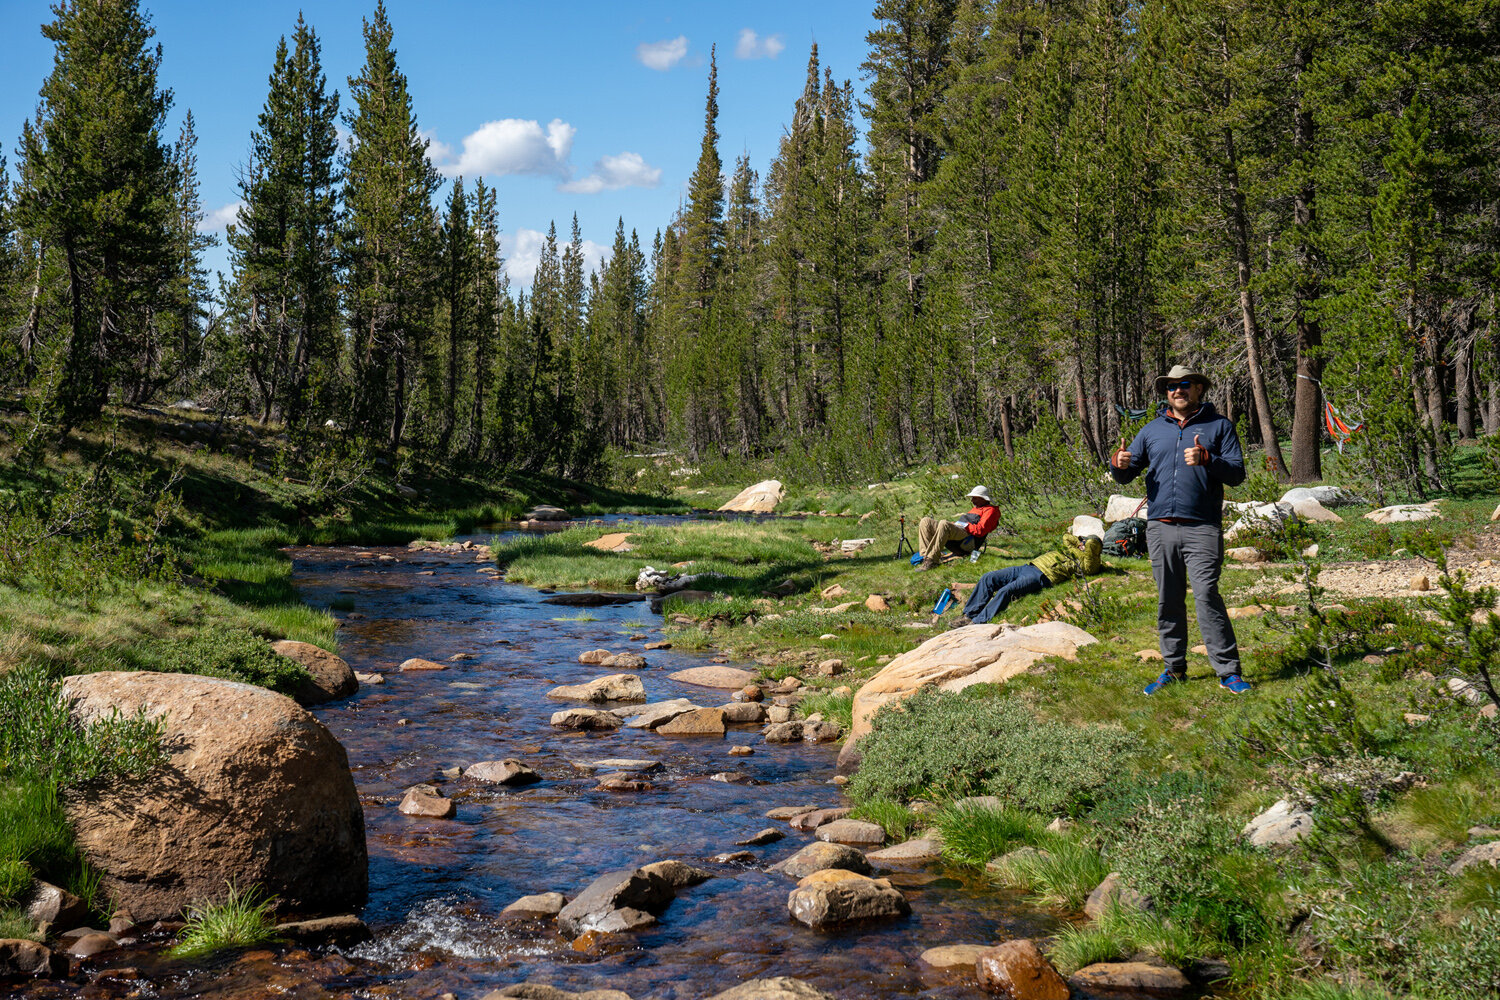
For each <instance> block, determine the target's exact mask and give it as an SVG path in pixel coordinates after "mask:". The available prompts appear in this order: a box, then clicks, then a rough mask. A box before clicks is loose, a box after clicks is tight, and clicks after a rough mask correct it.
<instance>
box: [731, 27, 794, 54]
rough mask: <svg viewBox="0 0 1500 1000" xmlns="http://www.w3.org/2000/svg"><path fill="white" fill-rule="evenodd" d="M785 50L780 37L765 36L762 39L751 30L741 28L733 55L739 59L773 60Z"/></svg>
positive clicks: (784, 43) (784, 44)
mask: <svg viewBox="0 0 1500 1000" xmlns="http://www.w3.org/2000/svg"><path fill="white" fill-rule="evenodd" d="M785 48H786V42H784V41H783V40H782V38H781V36H780V35H766V36H765V37H764V38H762V37H761V36H760V35H758V34H756V32H755V30H754V29H753V28H741V29H740V40H739V42H738V43H737V44H736V45H735V47H734V54H735V55H736V56H738V57H739V58H741V59H775V58H776V57H777V56H779V55H781V52H782V50H783V49H785Z"/></svg>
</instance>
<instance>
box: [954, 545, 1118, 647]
mask: <svg viewBox="0 0 1500 1000" xmlns="http://www.w3.org/2000/svg"><path fill="white" fill-rule="evenodd" d="M1103 549H1104V542H1103V541H1102V540H1100V538H1099V537H1098V536H1097V535H1089V536H1088V537H1087V538H1078V537H1076V536H1074V535H1072V534H1066V535H1063V540H1062V544H1060V545H1059V546H1058V547H1057V548H1055V549H1053V550H1052V551H1051V552H1044V553H1042V554H1041V555H1039V556H1037V557H1036V558H1035V559H1033V560H1031V562H1029V563H1026V564H1024V565H1022V566H1007V567H1005V568H1004V569H997V570H994V571H992V572H989V573H986V574H984V576H981V577H980V578H979V583H977V584H976V585H975V586H974V593H973V594H971V595H969V600H968V603H966V604H965V605H964V613H963V614H962V615H961V616H959V618H958V619H957V620H956V621H954V623H953V628H962V627H963V626H965V625H983V624H985V623H986V622H989V621H991V620H993V619H994V617H995V616H996V615H998V614H999V613H1000V612H1002V611H1004V610H1005V608H1006V606H1007V605H1009V604H1010V602H1011V601H1014V600H1016V599H1017V598H1019V597H1025V596H1026V595H1027V594H1035V593H1038V592H1040V591H1043V590H1046V589H1047V588H1048V587H1052V586H1055V585H1057V584H1059V583H1062V582H1063V581H1064V580H1071V579H1072V578H1073V577H1075V576H1093V575H1094V574H1096V573H1098V572H1100V571H1101V570H1102V569H1103V568H1104V564H1103V563H1102V562H1100V561H1099V553H1100V552H1102V551H1103Z"/></svg>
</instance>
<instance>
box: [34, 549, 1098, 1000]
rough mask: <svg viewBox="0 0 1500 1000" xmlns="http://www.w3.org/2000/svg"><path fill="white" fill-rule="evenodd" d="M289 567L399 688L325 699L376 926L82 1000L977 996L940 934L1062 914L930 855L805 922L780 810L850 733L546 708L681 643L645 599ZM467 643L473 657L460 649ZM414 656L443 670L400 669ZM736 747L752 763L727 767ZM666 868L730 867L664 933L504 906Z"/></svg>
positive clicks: (127, 982)
mask: <svg viewBox="0 0 1500 1000" xmlns="http://www.w3.org/2000/svg"><path fill="white" fill-rule="evenodd" d="M475 540H476V541H485V542H487V541H489V540H490V539H489V537H488V536H485V537H478V536H476V537H475ZM359 552H369V553H373V554H374V555H375V558H371V557H369V556H364V557H361V556H359V555H356V553H359ZM293 556H294V560H295V574H296V581H297V584H298V587H299V588H300V589H301V592H302V594H303V596H304V598H305V599H306V600H307V601H308V603H310V604H312V605H313V606H315V607H333V608H335V609H336V610H335V614H336V615H337V616H338V618H339V629H338V638H339V644H340V652H341V654H342V655H343V656H344V658H345V659H347V660H348V661H349V663H350V665H351V666H353V667H354V669H355V670H357V671H359V672H361V673H369V672H383V673H384V674H385V678H386V680H385V683H384V684H382V685H364V686H362V687H361V688H360V691H359V692H358V694H356V695H355V696H353V697H351V698H349V699H346V700H344V701H341V702H336V703H332V704H330V705H325V706H321V707H319V708H317V709H315V712H316V714H317V715H318V716H319V717H320V718H321V719H322V720H323V721H324V722H325V723H326V724H327V725H328V726H329V728H330V729H331V730H332V732H333V733H334V735H335V736H337V737H338V739H339V740H340V741H341V742H342V743H343V745H344V747H345V748H346V749H347V750H348V753H349V762H350V767H351V768H352V770H353V773H354V779H355V782H356V784H357V785H358V788H359V792H360V795H361V798H362V800H363V803H364V809H365V823H366V830H367V837H368V843H369V854H370V898H369V904H368V906H367V907H366V908H365V910H364V912H363V916H364V918H365V920H366V921H367V922H368V923H369V924H370V926H371V927H372V929H373V930H374V932H375V938H374V940H373V941H371V942H369V943H367V944H364V945H361V946H359V947H358V948H356V949H354V950H353V951H352V952H350V953H349V954H348V955H347V956H346V957H340V956H339V955H337V954H330V955H328V956H323V957H314V956H312V955H309V954H308V953H307V952H305V951H290V952H289V951H287V950H286V949H284V948H276V949H267V950H257V951H254V952H251V953H249V954H242V955H238V956H233V957H226V958H223V959H220V960H217V961H213V962H211V963H209V964H208V965H206V966H205V965H201V964H185V963H171V962H166V961H163V960H162V959H161V958H160V957H153V956H151V955H149V954H143V953H136V954H133V955H132V954H127V955H124V956H122V957H118V958H116V959H115V960H114V961H113V964H114V965H127V964H128V965H129V966H131V967H132V968H133V969H134V970H135V973H136V975H135V977H133V978H132V977H126V978H124V979H122V980H120V981H118V982H111V983H109V984H108V985H106V984H105V983H104V982H96V983H95V984H94V985H91V986H89V987H85V988H84V990H83V993H82V995H88V996H101V995H105V996H107V995H114V996H125V995H133V996H152V997H189V996H194V997H220V998H227V997H250V996H269V995H271V994H272V993H274V994H276V995H279V996H290V997H307V998H317V997H326V996H367V997H411V998H428V997H432V998H436V997H438V996H440V995H441V994H443V993H449V992H451V993H454V994H456V995H457V996H458V997H459V998H460V1000H469V998H477V997H479V996H482V995H483V994H484V993H485V992H486V991H487V990H489V989H491V988H497V987H501V986H505V985H508V984H511V983H517V982H522V981H528V980H530V981H537V982H547V983H551V984H554V985H557V986H561V987H565V988H571V989H579V990H581V989H588V988H611V989H618V990H624V991H625V992H626V993H628V994H630V995H631V996H632V997H635V998H637V1000H646V998H660V1000H668V998H670V1000H679V998H680V1000H699V998H704V997H708V996H711V995H712V994H714V993H716V992H719V991H721V990H724V989H728V988H729V987H730V986H732V985H734V984H736V983H739V982H741V981H743V980H746V979H752V978H756V977H760V976H775V975H789V976H795V977H798V978H801V979H805V980H807V981H809V982H811V983H813V984H814V985H816V986H818V987H821V988H822V989H825V990H827V991H829V992H831V993H833V994H834V995H835V996H837V997H839V998H841V1000H866V998H881V997H910V996H918V997H971V998H972V997H977V996H978V995H979V993H978V990H977V989H976V987H975V986H974V985H973V984H972V980H971V979H970V977H967V976H960V975H958V974H954V973H947V972H939V971H936V970H933V969H931V968H929V967H927V966H925V965H924V964H923V963H921V962H919V961H918V956H919V955H920V954H921V953H922V952H923V951H924V950H925V949H927V948H930V947H933V946H936V945H942V944H957V943H980V942H996V941H1002V940H1005V939H1007V938H1010V937H1017V936H1034V935H1038V934H1046V933H1049V932H1052V931H1055V930H1056V929H1057V928H1058V927H1059V926H1060V921H1059V919H1058V918H1057V917H1056V916H1054V915H1052V914H1049V913H1047V912H1044V911H1040V910H1038V909H1036V908H1034V907H1031V906H1028V905H1026V904H1025V903H1023V902H1022V901H1021V900H1020V899H1019V898H1018V897H1016V896H1015V895H1013V894H1008V893H1006V892H1004V891H1000V890H996V889H994V888H992V887H990V886H988V885H986V884H985V883H984V882H983V880H982V879H980V878H977V877H975V876H973V875H970V874H965V873H962V872H957V871H954V870H952V869H944V868H943V867H942V866H940V865H926V866H922V865H917V866H911V867H906V868H898V867H892V868H890V869H889V870H888V871H887V872H884V874H888V875H889V876H890V877H891V879H892V881H893V882H894V883H895V884H897V885H898V886H899V887H900V888H901V889H902V891H903V892H905V893H906V894H907V897H908V899H909V900H910V902H911V905H912V914H911V916H910V917H907V918H904V919H901V920H896V921H891V922H881V923H874V924H863V925H854V926H849V927H847V928H845V929H842V930H838V931H836V932H832V933H820V932H817V931H813V930H809V929H807V928H805V927H803V926H801V925H800V924H797V923H795V922H793V921H792V920H791V919H790V917H789V916H788V914H787V910H786V899H787V894H788V892H789V891H790V890H791V888H792V887H793V884H794V883H793V880H792V879H790V878H789V877H787V876H785V875H781V874H779V873H775V872H769V871H767V870H766V868H767V867H768V866H769V865H771V864H772V863H774V862H776V861H779V860H781V859H782V858H785V857H787V856H789V855H790V854H792V853H793V852H795V851H796V850H798V849H799V848H801V847H802V846H803V845H804V844H805V843H807V842H808V841H809V840H810V839H811V838H810V835H809V834H805V833H800V832H797V831H794V830H792V829H791V828H790V827H789V826H787V825H786V824H785V823H780V822H775V821H771V820H767V819H766V818H765V816H764V814H765V812H766V811H767V810H769V809H773V808H775V807H777V806H787V805H799V804H812V805H819V806H834V805H839V804H841V801H842V800H841V796H840V794H839V791H838V789H837V787H836V786H834V785H832V784H830V783H829V779H830V778H831V777H832V776H833V773H834V760H835V757H836V755H837V751H838V748H837V745H836V744H825V745H812V744H790V745H787V744H765V743H763V742H762V740H761V734H760V727H758V726H731V727H730V732H729V734H728V736H727V737H726V738H724V739H717V738H703V737H698V738H675V739H674V738H670V737H664V736H658V735H656V734H654V733H652V732H649V731H642V730H633V729H620V730H618V731H615V732H610V733H586V734H584V733H573V732H560V731H558V730H554V729H552V728H551V726H550V725H549V724H548V719H549V717H550V716H551V714H552V713H553V712H554V711H556V710H558V709H559V708H561V707H563V706H564V705H565V704H568V703H562V702H557V701H553V700H549V699H548V698H547V697H546V692H547V691H548V690H549V689H550V688H552V687H553V686H554V685H558V684H569V683H581V682H584V681H587V680H590V679H592V678H593V677H595V676H598V675H599V674H600V673H601V672H605V671H602V670H601V668H599V667H596V666H589V665H584V664H580V663H579V662H578V654H579V653H581V652H583V651H584V650H588V649H595V648H600V647H603V648H608V649H611V650H613V651H616V652H621V651H627V650H628V651H634V652H642V651H643V650H642V647H643V646H644V643H645V642H646V641H650V640H660V639H662V638H663V635H662V632H661V627H662V620H661V616H660V615H653V614H651V613H650V612H649V610H648V606H647V604H646V603H645V602H644V601H643V602H641V603H638V604H630V605H623V606H617V607H604V608H592V609H587V610H583V609H577V608H568V607H558V606H555V605H547V604H543V603H541V602H542V599H543V597H544V596H545V595H544V594H542V593H540V592H538V591H536V590H533V589H531V588H528V587H523V586H519V585H513V584H509V583H504V582H500V581H496V580H493V579H491V578H489V577H487V576H485V575H483V574H482V573H480V572H478V570H479V569H480V567H481V566H482V565H483V564H481V563H477V562H475V561H473V560H472V559H470V558H468V557H465V556H455V555H451V554H443V553H425V552H421V553H419V552H408V551H407V550H405V549H380V548H373V549H359V548H354V547H345V548H319V549H314V548H303V549H298V550H296V551H295V552H294V553H293ZM380 556H391V557H394V560H384V561H382V560H381V559H380V558H379V557H380ZM583 618H588V619H593V620H580V619H583ZM631 636H637V637H639V636H646V637H648V638H647V639H646V640H642V639H639V638H637V639H635V640H631V638H630V637H631ZM454 654H469V655H470V656H471V657H472V658H471V659H462V660H458V661H453V662H448V658H449V657H451V656H453V655H454ZM413 656H420V657H424V658H427V659H431V660H436V661H440V662H444V663H446V666H447V669H445V670H442V671H434V672H423V673H404V674H403V673H399V672H397V671H396V669H395V668H396V665H397V664H399V663H400V662H401V661H403V660H405V659H406V658H408V657H413ZM645 656H646V657H647V660H648V664H649V666H648V667H647V668H646V669H644V670H642V671H640V672H639V673H640V676H641V679H642V680H643V682H644V683H645V686H646V692H647V695H648V698H649V700H650V701H660V700H663V699H668V698H675V697H687V698H690V699H692V700H694V701H696V702H697V703H698V704H701V705H705V706H711V705H719V704H723V703H724V702H726V701H728V700H729V694H730V692H729V691H719V690H712V689H707V688H699V687H693V686H690V685H684V684H680V683H677V682H675V681H672V680H671V679H669V678H668V676H667V675H668V674H669V673H670V672H672V671H675V670H680V669H683V668H686V667H689V666H699V665H702V664H704V663H706V662H708V661H709V659H710V657H711V656H712V654H711V653H707V654H705V653H689V652H678V651H674V650H653V651H648V652H645ZM735 744H743V745H748V746H750V747H753V748H754V751H755V752H754V754H753V755H752V756H748V757H732V756H730V755H729V752H728V751H729V748H730V747H731V746H733V745H735ZM505 757H518V758H520V759H521V760H523V761H524V762H525V763H527V764H528V765H530V766H531V767H533V768H534V769H536V770H537V771H538V772H540V773H541V774H542V776H543V778H544V779H545V780H544V781H543V782H542V783H540V784H537V785H532V786H529V787H526V788H522V789H515V790H511V789H502V788H499V787H497V786H486V785H479V784H476V783H471V782H467V781H464V780H462V779H459V780H453V779H451V778H445V777H444V775H443V772H444V770H445V769H449V768H453V767H455V766H463V767H467V766H468V765H469V764H471V763H474V762H476V761H480V760H498V759H502V758H505ZM621 757H624V758H650V759H654V760H658V761H660V762H661V763H662V764H663V765H664V767H665V771H664V772H661V773H658V774H655V775H653V776H652V778H651V781H652V784H653V785H654V786H655V787H654V789H653V790H651V791H645V792H623V793H622V792H609V791H601V790H598V789H596V787H595V786H596V783H597V779H596V778H595V777H593V776H591V774H590V773H589V772H588V771H587V770H583V769H580V767H578V766H577V765H579V764H581V763H584V762H589V761H594V760H598V759H601V758H621ZM724 771H740V772H744V773H746V774H748V775H750V776H751V778H752V783H748V784H729V783H725V782H721V781H713V780H710V775H713V774H715V773H717V772H724ZM418 782H433V783H436V784H439V785H440V786H441V787H442V789H443V790H444V792H445V793H446V794H448V795H450V796H452V797H453V798H454V799H455V800H456V802H457V806H458V813H457V816H456V818H454V819H447V820H438V819H417V818H411V817H407V816H404V815H402V814H401V813H399V812H398V811H397V809H396V804H397V802H398V801H399V799H400V797H401V795H402V793H403V792H404V791H405V789H406V788H408V787H409V786H411V785H413V784H416V783H418ZM766 827H777V828H780V829H782V830H784V831H785V832H786V834H787V836H786V838H785V839H784V840H782V841H780V842H778V843H773V844H770V845H767V846H763V847H752V848H749V849H748V850H750V851H751V852H752V853H753V854H754V855H755V858H756V860H755V861H754V862H753V863H744V864H713V863H711V862H708V860H707V859H709V858H711V857H712V856H713V855H716V854H719V853H721V852H727V851H735V850H740V849H741V848H737V847H735V846H734V844H735V841H738V840H744V839H746V838H748V837H750V836H752V835H753V834H755V833H756V832H758V831H759V830H762V829H764V828H766ZM665 858H677V859H680V860H683V861H687V862H690V863H695V864H699V865H701V866H703V867H706V868H708V869H710V870H712V871H714V873H715V875H716V877H715V878H713V879H711V880H709V881H708V882H706V883H704V884H702V885H699V886H695V887H692V888H688V889H684V890H681V891H680V893H679V895H678V897H677V899H676V901H675V902H673V903H672V905H671V906H670V907H669V908H668V909H667V911H666V912H665V913H664V914H663V916H662V917H661V922H660V924H658V925H657V926H655V927H652V928H650V929H648V930H646V931H644V932H638V933H635V934H625V935H618V936H613V937H606V938H604V939H603V940H602V941H600V942H597V943H595V944H592V945H590V946H582V945H580V946H579V947H577V948H575V946H574V944H573V942H571V941H569V940H568V939H566V938H565V937H563V936H561V935H560V934H558V933H557V932H556V931H555V930H554V929H553V926H552V924H551V923H538V922H514V921H505V920H502V919H501V918H500V911H501V910H502V909H503V908H504V907H505V906H506V905H507V904H508V903H510V902H511V901H513V900H514V899H516V898H517V897H519V896H522V895H526V894H530V893H539V892H546V891H549V890H557V891H560V892H562V893H564V894H566V895H567V896H569V897H570V898H571V897H572V896H573V895H575V894H576V893H577V892H579V891H580V890H581V889H582V888H583V887H584V886H586V885H588V883H589V882H590V881H591V880H593V879H594V878H595V877H596V876H598V875H600V874H603V873H605V872H609V871H615V870H620V869H628V868H633V867H636V866H638V865H641V864H646V863H648V862H652V861H658V860H661V859H665ZM102 957H103V956H101V958H102ZM110 964H111V963H110V962H104V963H102V964H101V965H97V966H94V968H108V967H109V966H110ZM28 993H29V994H30V995H32V996H37V997H40V996H44V995H45V996H59V995H70V996H78V995H80V993H79V992H78V987H77V985H76V981H75V984H74V985H72V986H71V987H69V986H64V985H62V984H53V985H50V986H41V985H40V984H38V986H37V987H35V988H33V989H31V990H28ZM1113 995H1114V996H1122V994H1113Z"/></svg>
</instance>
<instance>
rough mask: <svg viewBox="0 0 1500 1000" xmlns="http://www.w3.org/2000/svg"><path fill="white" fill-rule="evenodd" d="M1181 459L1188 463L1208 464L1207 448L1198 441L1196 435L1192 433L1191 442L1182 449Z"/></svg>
mask: <svg viewBox="0 0 1500 1000" xmlns="http://www.w3.org/2000/svg"><path fill="white" fill-rule="evenodd" d="M1182 460H1183V461H1184V462H1186V463H1187V464H1188V465H1207V464H1208V449H1207V448H1205V447H1203V445H1201V444H1200V443H1199V442H1198V435H1196V434H1194V435H1193V443H1192V445H1191V446H1190V447H1187V448H1184V449H1182Z"/></svg>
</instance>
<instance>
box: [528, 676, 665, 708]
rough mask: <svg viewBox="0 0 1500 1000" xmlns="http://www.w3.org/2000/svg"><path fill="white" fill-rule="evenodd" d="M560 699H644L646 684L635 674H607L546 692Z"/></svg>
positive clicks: (595, 700)
mask: <svg viewBox="0 0 1500 1000" xmlns="http://www.w3.org/2000/svg"><path fill="white" fill-rule="evenodd" d="M547 697H548V698H556V699H559V700H561V701H591V702H606V701H645V700H646V685H644V684H642V683H641V679H640V678H639V677H637V676H636V675H635V674H607V675H606V676H604V677H595V678H594V679H593V680H591V681H589V682H588V683H586V684H564V685H562V686H561V687H555V688H553V689H552V690H551V691H548V692H547Z"/></svg>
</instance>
